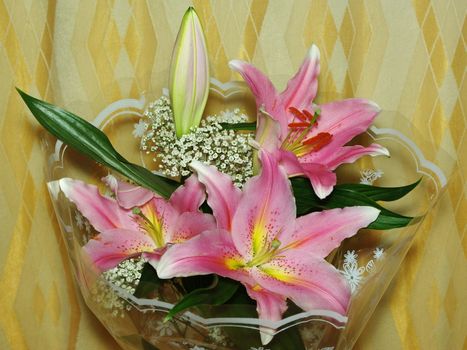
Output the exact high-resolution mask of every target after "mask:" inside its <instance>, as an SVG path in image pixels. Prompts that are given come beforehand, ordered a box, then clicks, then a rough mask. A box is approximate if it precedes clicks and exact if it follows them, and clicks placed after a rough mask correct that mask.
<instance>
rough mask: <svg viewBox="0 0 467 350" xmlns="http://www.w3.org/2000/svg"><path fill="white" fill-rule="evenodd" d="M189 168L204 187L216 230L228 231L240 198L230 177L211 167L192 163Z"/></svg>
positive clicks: (238, 190)
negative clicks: (194, 172)
mask: <svg viewBox="0 0 467 350" xmlns="http://www.w3.org/2000/svg"><path fill="white" fill-rule="evenodd" d="M190 167H191V168H192V169H193V170H195V171H196V173H197V175H198V179H199V181H200V182H201V183H202V184H204V186H205V187H206V192H207V193H208V204H209V206H210V207H211V209H212V211H213V215H214V217H215V218H216V220H217V226H218V228H222V229H226V230H230V228H231V226H232V218H233V215H234V213H235V211H236V210H237V205H238V202H239V200H240V197H241V191H240V189H238V188H237V187H235V185H234V184H233V182H232V179H231V178H230V176H228V175H226V174H224V173H221V172H219V171H218V170H217V169H216V168H215V167H213V166H211V165H206V164H203V163H201V162H198V161H194V162H192V163H191V164H190Z"/></svg>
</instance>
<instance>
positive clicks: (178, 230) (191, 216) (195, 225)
mask: <svg viewBox="0 0 467 350" xmlns="http://www.w3.org/2000/svg"><path fill="white" fill-rule="evenodd" d="M215 228H216V221H215V220H214V217H213V216H212V215H209V214H203V213H193V212H185V213H183V214H182V215H180V216H179V217H178V218H177V221H176V223H175V225H174V228H173V229H172V230H171V231H172V232H170V233H169V234H167V237H166V241H167V242H170V243H182V242H184V241H186V240H188V239H190V238H192V237H194V236H196V235H199V234H200V233H202V232H204V231H208V230H213V229H215Z"/></svg>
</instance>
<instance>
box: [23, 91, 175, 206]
mask: <svg viewBox="0 0 467 350" xmlns="http://www.w3.org/2000/svg"><path fill="white" fill-rule="evenodd" d="M16 90H17V91H18V92H19V94H20V95H21V97H22V98H23V100H24V102H25V103H26V105H27V106H28V108H29V109H30V110H31V112H32V114H33V115H34V117H35V118H36V119H37V121H38V122H39V123H40V124H41V125H42V126H43V127H44V128H45V129H47V130H48V131H49V132H50V133H51V134H53V135H54V136H55V137H57V138H58V139H60V140H62V141H63V142H64V143H66V144H67V145H69V146H71V147H72V148H74V149H75V150H77V151H78V152H81V153H82V154H84V155H86V156H88V157H90V158H91V159H93V160H95V161H96V162H98V163H100V164H102V165H105V166H107V167H109V168H111V169H113V170H115V171H117V172H119V173H120V174H122V175H124V176H126V177H127V178H129V179H130V180H132V181H134V182H135V183H137V184H138V185H140V186H143V187H146V188H148V189H150V190H152V191H154V192H157V193H158V194H160V195H161V196H163V197H165V198H168V197H169V196H170V195H171V194H172V192H173V191H175V189H177V187H178V186H179V183H177V182H175V181H173V180H170V179H167V178H165V177H162V176H158V175H155V174H153V173H151V172H150V171H149V170H148V169H146V168H143V167H141V166H139V165H136V164H132V163H130V162H129V161H127V160H126V159H125V158H123V157H122V156H121V155H120V154H119V153H118V152H117V151H116V150H115V148H114V147H113V146H112V144H111V143H110V141H109V139H108V138H107V136H106V135H105V134H104V133H103V132H102V131H101V130H99V129H98V128H96V127H95V126H94V125H92V124H91V123H89V122H87V121H86V120H84V119H82V118H80V117H78V116H76V115H75V114H73V113H71V112H68V111H66V110H64V109H62V108H60V107H57V106H54V105H52V104H50V103H47V102H44V101H41V100H39V99H36V98H34V97H32V96H29V95H28V94H26V93H25V92H23V91H21V90H20V89H16Z"/></svg>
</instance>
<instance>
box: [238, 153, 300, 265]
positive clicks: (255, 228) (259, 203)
mask: <svg viewBox="0 0 467 350" xmlns="http://www.w3.org/2000/svg"><path fill="white" fill-rule="evenodd" d="M259 157H260V160H261V164H262V169H261V173H260V175H259V176H256V177H253V178H251V179H249V180H248V181H247V182H246V184H245V186H244V188H243V196H242V198H241V200H240V203H239V205H238V209H237V211H236V212H235V216H234V219H233V223H232V233H233V240H234V242H235V246H236V247H237V249H238V251H239V252H240V253H241V254H242V255H243V256H244V257H245V258H246V259H248V260H249V259H251V258H252V257H253V256H254V255H255V254H258V253H259V252H261V251H262V250H263V249H264V248H267V247H268V246H270V244H271V243H272V241H273V240H275V239H278V240H280V236H281V234H282V232H283V231H287V229H288V227H289V225H291V223H292V222H293V220H294V219H295V214H296V208H295V200H294V198H293V195H292V190H291V185H290V182H289V180H288V179H287V175H286V174H285V171H284V170H283V168H282V167H280V166H278V164H277V162H276V161H275V160H274V159H273V157H272V156H271V155H269V153H267V152H266V151H260V153H259Z"/></svg>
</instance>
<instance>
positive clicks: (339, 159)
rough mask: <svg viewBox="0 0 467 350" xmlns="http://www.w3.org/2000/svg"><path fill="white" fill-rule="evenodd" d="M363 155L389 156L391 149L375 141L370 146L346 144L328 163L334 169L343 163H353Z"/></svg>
mask: <svg viewBox="0 0 467 350" xmlns="http://www.w3.org/2000/svg"><path fill="white" fill-rule="evenodd" d="M363 156H372V157H375V156H387V157H389V151H388V150H387V149H386V148H385V147H383V146H381V145H378V144H376V143H373V144H371V145H369V146H368V147H363V146H359V145H357V146H345V147H341V148H340V149H339V150H337V151H336V152H335V153H334V154H333V157H332V158H330V159H329V160H328V162H327V163H326V164H327V166H328V167H329V168H330V169H332V170H334V169H336V168H337V167H338V166H339V165H341V164H344V163H353V162H355V161H356V160H357V159H358V158H360V157H363Z"/></svg>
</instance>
